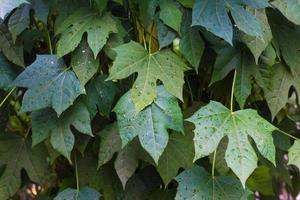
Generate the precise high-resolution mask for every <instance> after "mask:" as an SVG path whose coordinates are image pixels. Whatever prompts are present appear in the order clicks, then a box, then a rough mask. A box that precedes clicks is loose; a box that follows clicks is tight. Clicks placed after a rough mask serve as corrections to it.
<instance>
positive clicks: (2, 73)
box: [0, 53, 18, 91]
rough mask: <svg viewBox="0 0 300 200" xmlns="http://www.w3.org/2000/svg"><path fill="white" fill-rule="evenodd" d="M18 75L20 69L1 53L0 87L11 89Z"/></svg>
mask: <svg viewBox="0 0 300 200" xmlns="http://www.w3.org/2000/svg"><path fill="white" fill-rule="evenodd" d="M17 76H18V70H17V69H16V68H15V66H13V65H12V64H11V63H9V62H8V61H7V60H6V58H5V57H4V56H3V55H2V54H1V53H0V88H1V89H4V90H6V91H8V90H10V89H11V88H12V87H13V81H14V80H15V78H16V77H17Z"/></svg>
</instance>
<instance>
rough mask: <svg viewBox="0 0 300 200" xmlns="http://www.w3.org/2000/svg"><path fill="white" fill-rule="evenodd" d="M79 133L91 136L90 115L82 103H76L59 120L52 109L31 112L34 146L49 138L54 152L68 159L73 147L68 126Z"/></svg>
mask: <svg viewBox="0 0 300 200" xmlns="http://www.w3.org/2000/svg"><path fill="white" fill-rule="evenodd" d="M71 125H72V126H74V127H75V128H76V129H77V130H78V131H79V132H81V133H83V134H86V135H89V136H93V135H92V130H91V125H90V114H89V112H88V109H87V108H86V106H85V104H83V103H82V101H77V102H76V103H75V104H74V105H73V106H72V107H70V108H69V109H68V110H66V111H65V112H64V113H63V114H62V115H61V116H60V117H59V118H58V117H57V115H56V113H55V112H54V111H53V110H52V109H43V110H39V111H35V112H32V140H33V145H36V144H38V143H40V142H42V141H43V140H45V139H46V138H47V137H49V135H50V137H51V144H52V146H53V148H54V149H55V150H57V151H58V152H60V153H61V154H62V155H63V156H65V157H66V158H68V160H69V161H70V162H71V158H70V154H71V151H72V149H73V146H74V135H73V133H72V131H71V127H70V126H71Z"/></svg>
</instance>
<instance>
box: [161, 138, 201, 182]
mask: <svg viewBox="0 0 300 200" xmlns="http://www.w3.org/2000/svg"><path fill="white" fill-rule="evenodd" d="M185 134H186V135H181V134H178V133H173V134H171V135H170V139H169V142H168V145H167V147H166V149H165V150H164V152H163V154H162V155H161V157H160V158H159V161H158V165H157V170H158V173H159V174H160V176H161V177H162V179H163V181H164V183H165V185H166V186H167V185H168V183H169V182H170V181H171V180H172V179H173V178H174V177H175V176H176V175H177V173H178V170H179V169H180V168H190V167H192V165H193V158H194V156H195V154H194V144H193V134H192V133H185Z"/></svg>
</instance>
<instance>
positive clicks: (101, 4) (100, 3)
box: [93, 0, 108, 13]
mask: <svg viewBox="0 0 300 200" xmlns="http://www.w3.org/2000/svg"><path fill="white" fill-rule="evenodd" d="M93 1H94V2H95V5H96V8H97V10H98V12H99V13H102V12H103V11H104V10H105V9H106V5H107V2H108V0H93Z"/></svg>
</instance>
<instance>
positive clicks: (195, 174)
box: [175, 166, 251, 200]
mask: <svg viewBox="0 0 300 200" xmlns="http://www.w3.org/2000/svg"><path fill="white" fill-rule="evenodd" d="M176 181H177V182H178V189H177V194H176V197H175V199H176V200H182V199H188V200H198V199H211V200H217V199H222V200H240V199H247V197H248V196H249V195H250V194H251V192H250V191H249V190H248V189H244V188H243V187H242V185H241V183H240V182H239V181H238V180H237V179H236V178H234V177H232V176H219V177H212V176H211V175H210V174H208V173H207V171H206V170H205V169H204V168H202V167H199V166H195V167H193V168H192V169H189V170H186V171H183V172H182V173H181V174H179V175H178V176H177V177H176Z"/></svg>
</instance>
